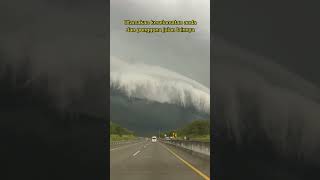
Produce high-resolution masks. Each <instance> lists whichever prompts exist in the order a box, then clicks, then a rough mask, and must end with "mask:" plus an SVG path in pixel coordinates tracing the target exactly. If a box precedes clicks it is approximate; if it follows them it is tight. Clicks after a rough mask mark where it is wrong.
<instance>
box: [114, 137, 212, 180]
mask: <svg viewBox="0 0 320 180" xmlns="http://www.w3.org/2000/svg"><path fill="white" fill-rule="evenodd" d="M110 179H111V180H180V179H182V180H203V179H206V180H208V179H210V161H209V160H204V159H201V158H198V157H194V156H192V155H191V154H189V153H186V152H185V151H182V150H180V149H178V148H175V147H173V146H170V145H167V144H164V143H161V142H151V141H150V140H148V141H147V140H143V141H139V142H135V143H131V144H125V145H116V146H111V147H110Z"/></svg>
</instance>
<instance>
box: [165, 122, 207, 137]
mask: <svg viewBox="0 0 320 180" xmlns="http://www.w3.org/2000/svg"><path fill="white" fill-rule="evenodd" d="M174 132H175V133H176V134H177V138H183V137H184V136H186V137H188V138H191V139H194V140H197V139H199V140H209V139H210V120H195V121H193V122H191V123H189V124H187V125H186V126H184V127H182V128H180V129H177V130H172V131H168V132H163V133H161V134H160V136H161V137H164V135H165V134H166V135H167V136H172V135H173V133H174Z"/></svg>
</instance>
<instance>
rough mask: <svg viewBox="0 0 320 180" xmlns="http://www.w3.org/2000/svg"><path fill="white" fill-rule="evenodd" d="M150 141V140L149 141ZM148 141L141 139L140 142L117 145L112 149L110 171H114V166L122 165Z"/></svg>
mask: <svg viewBox="0 0 320 180" xmlns="http://www.w3.org/2000/svg"><path fill="white" fill-rule="evenodd" d="M149 143H150V142H149ZM147 144H148V141H141V142H138V143H133V144H129V145H125V146H120V147H116V148H113V149H110V171H113V168H114V167H115V168H116V167H118V166H121V164H123V163H126V161H127V160H128V159H130V157H131V156H132V155H133V154H134V153H135V152H137V151H138V150H140V149H141V148H143V147H144V146H146V145H147Z"/></svg>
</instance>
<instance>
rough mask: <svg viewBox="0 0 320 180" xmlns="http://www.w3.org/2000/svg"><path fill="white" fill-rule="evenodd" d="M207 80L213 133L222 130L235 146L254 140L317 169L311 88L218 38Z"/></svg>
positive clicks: (315, 91)
mask: <svg viewBox="0 0 320 180" xmlns="http://www.w3.org/2000/svg"><path fill="white" fill-rule="evenodd" d="M213 75H214V77H212V78H213V79H214V86H213V93H214V95H215V97H216V102H217V104H216V105H217V109H219V110H217V116H218V117H217V118H216V119H217V120H216V121H215V123H214V126H215V128H217V129H220V130H221V129H225V132H226V133H227V134H229V138H230V139H234V140H235V141H236V142H237V143H238V144H239V145H241V144H247V143H248V144H250V143H253V144H254V142H255V140H257V139H258V140H259V141H260V142H265V143H266V144H268V147H269V148H271V147H272V148H273V149H274V150H276V151H277V152H278V153H279V154H281V156H285V157H289V158H302V159H304V160H305V161H307V162H312V163H315V164H317V165H320V164H319V163H320V159H319V149H320V144H319V142H318V141H317V138H316V137H319V135H320V134H319V129H320V123H319V119H320V104H319V102H320V101H319V100H320V99H319V97H320V93H319V88H318V87H317V86H316V85H315V84H313V83H311V82H308V81H307V80H305V79H303V78H302V77H300V76H299V75H297V74H295V73H292V72H290V71H288V70H287V69H286V68H284V67H282V66H280V65H278V64H276V63H274V62H273V61H272V60H271V59H267V58H264V57H261V56H258V55H255V54H253V53H250V52H249V51H247V50H245V49H240V48H237V47H234V46H232V45H230V44H228V43H226V42H225V41H224V40H223V39H220V38H215V43H214V69H213ZM264 138H265V139H264ZM265 140H266V141H265Z"/></svg>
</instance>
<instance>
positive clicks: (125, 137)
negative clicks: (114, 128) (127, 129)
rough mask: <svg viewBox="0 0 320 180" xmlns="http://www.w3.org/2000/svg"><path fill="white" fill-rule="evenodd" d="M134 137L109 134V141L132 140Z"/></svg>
mask: <svg viewBox="0 0 320 180" xmlns="http://www.w3.org/2000/svg"><path fill="white" fill-rule="evenodd" d="M134 139H136V137H135V136H134V135H122V136H120V135H117V134H110V142H114V141H129V140H134Z"/></svg>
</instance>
